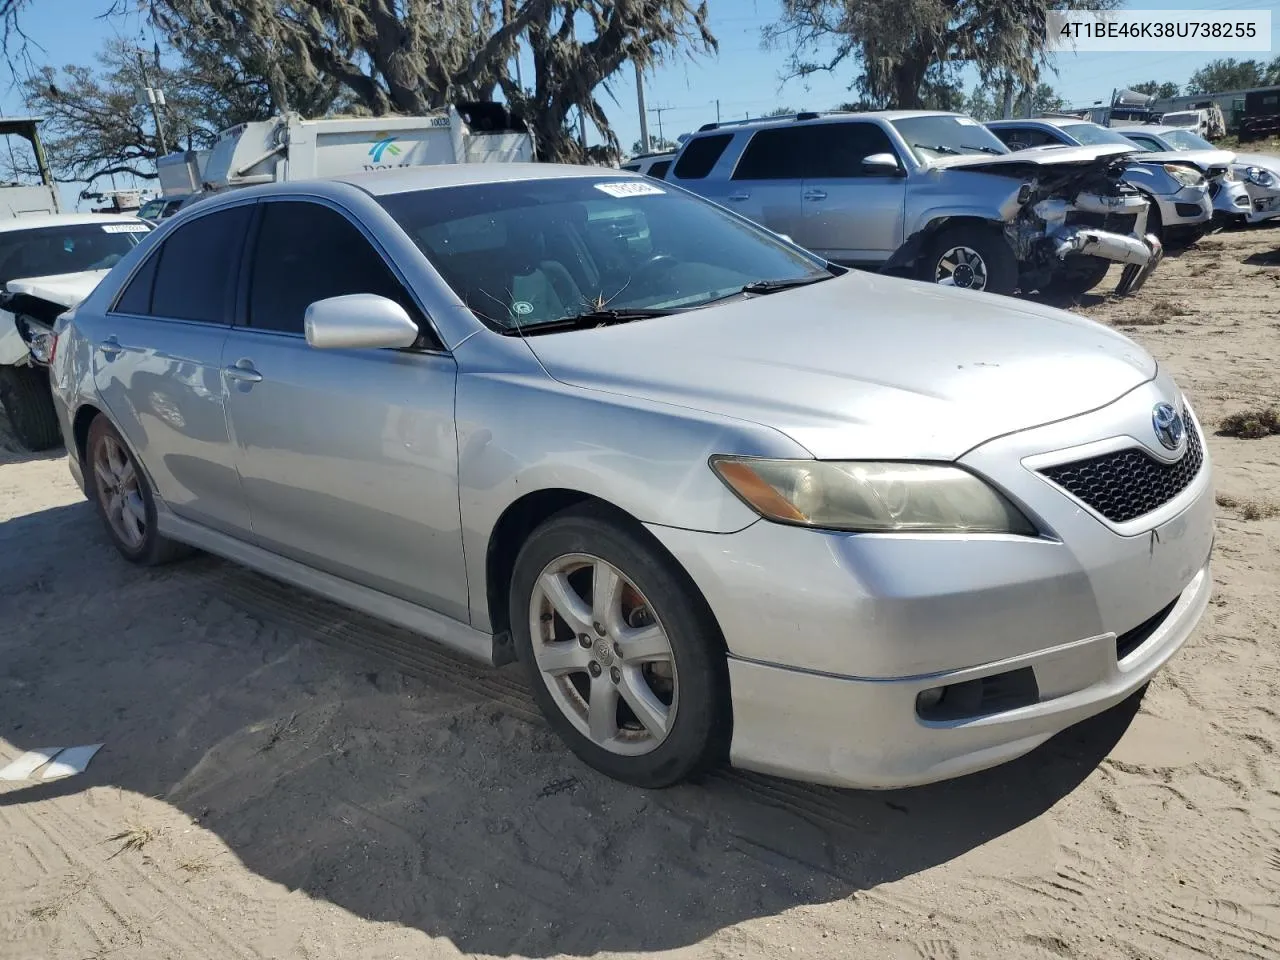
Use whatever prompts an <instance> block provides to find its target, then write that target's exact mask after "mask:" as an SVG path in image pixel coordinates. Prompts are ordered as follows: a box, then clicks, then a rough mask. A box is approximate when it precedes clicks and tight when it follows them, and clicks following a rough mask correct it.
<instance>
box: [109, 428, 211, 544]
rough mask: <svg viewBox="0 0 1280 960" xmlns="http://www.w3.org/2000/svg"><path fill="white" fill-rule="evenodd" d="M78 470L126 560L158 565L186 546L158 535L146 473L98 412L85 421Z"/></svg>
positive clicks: (153, 503) (117, 432)
mask: <svg viewBox="0 0 1280 960" xmlns="http://www.w3.org/2000/svg"><path fill="white" fill-rule="evenodd" d="M84 472H85V480H86V482H87V484H88V487H89V491H90V496H91V497H92V499H93V502H94V505H95V506H96V507H97V508H98V515H99V516H100V517H102V521H103V523H104V524H106V527H107V535H108V536H110V537H111V542H112V543H114V544H115V547H116V549H117V550H119V551H120V555H121V556H123V557H124V558H125V559H126V560H128V561H129V562H130V563H136V564H139V565H140V566H147V567H152V566H159V565H160V564H163V563H169V562H170V561H172V560H177V559H178V558H179V557H183V556H185V555H186V554H188V553H190V552H191V548H190V547H187V546H185V545H184V544H181V543H178V542H176V541H174V540H170V539H168V538H167V537H162V536H161V535H160V532H159V529H158V525H157V522H156V501H155V495H154V494H153V493H152V491H151V484H150V482H149V481H148V479H147V475H146V473H144V472H143V470H142V468H141V467H140V466H139V465H138V461H137V460H136V459H135V458H134V456H133V452H132V451H131V450H130V449H129V446H128V444H126V443H125V442H124V438H123V437H121V436H120V433H119V431H117V430H116V428H115V427H113V426H112V425H111V421H109V420H108V419H107V418H106V417H105V416H103V415H101V414H99V415H98V416H97V417H96V418H94V421H93V423H91V424H90V425H89V440H88V443H86V445H85V471H84Z"/></svg>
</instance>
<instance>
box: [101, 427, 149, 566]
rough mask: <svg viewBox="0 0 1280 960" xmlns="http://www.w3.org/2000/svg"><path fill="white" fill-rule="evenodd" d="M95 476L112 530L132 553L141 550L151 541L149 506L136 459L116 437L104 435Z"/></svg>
mask: <svg viewBox="0 0 1280 960" xmlns="http://www.w3.org/2000/svg"><path fill="white" fill-rule="evenodd" d="M93 473H94V477H95V478H96V480H97V487H98V499H99V501H100V502H101V504H102V510H103V512H104V513H105V514H106V516H107V522H108V523H109V524H111V529H112V530H113V531H114V532H115V534H116V536H117V537H119V539H120V542H121V543H123V544H124V545H125V547H127V548H128V549H129V550H138V549H141V547H142V545H143V543H144V542H145V541H146V538H147V506H146V502H145V501H144V500H143V499H142V490H141V488H140V486H139V478H138V471H137V468H136V467H134V465H133V459H132V458H131V457H130V456H129V454H128V452H127V451H126V450H125V449H124V447H123V446H121V444H120V442H119V441H118V440H116V438H115V437H112V436H110V435H104V436H103V437H102V438H101V439H100V440H99V442H98V445H97V447H96V449H95V450H94V453H93Z"/></svg>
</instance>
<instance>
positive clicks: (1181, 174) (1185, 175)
mask: <svg viewBox="0 0 1280 960" xmlns="http://www.w3.org/2000/svg"><path fill="white" fill-rule="evenodd" d="M1164 172H1165V173H1167V174H1168V175H1169V176H1171V177H1173V179H1175V180H1177V181H1178V182H1179V183H1180V184H1182V185H1183V186H1184V187H1195V186H1199V185H1200V184H1202V183H1204V177H1203V176H1202V175H1201V174H1200V171H1198V170H1192V169H1191V168H1190V167H1184V166H1182V165H1181V164H1178V163H1166V164H1165V165H1164Z"/></svg>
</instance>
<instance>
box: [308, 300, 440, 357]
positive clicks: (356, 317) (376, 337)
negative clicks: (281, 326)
mask: <svg viewBox="0 0 1280 960" xmlns="http://www.w3.org/2000/svg"><path fill="white" fill-rule="evenodd" d="M303 327H304V329H305V330H306V332H307V343H308V344H310V345H311V346H313V347H315V348H316V349H317V350H342V349H353V348H360V347H366V348H395V347H411V346H413V345H414V344H415V343H416V342H417V341H418V325H417V324H416V323H414V322H413V321H412V320H411V319H410V318H409V314H408V313H407V312H406V311H405V309H404V307H402V306H400V304H398V303H396V302H395V301H394V300H388V299H387V298H386V297H380V296H378V295H377V294H373V293H349V294H347V295H346V296H343V297H329V298H328V299H327V300H317V301H316V302H315V303H313V304H311V305H310V306H309V307H307V312H306V313H305V314H304V315H303Z"/></svg>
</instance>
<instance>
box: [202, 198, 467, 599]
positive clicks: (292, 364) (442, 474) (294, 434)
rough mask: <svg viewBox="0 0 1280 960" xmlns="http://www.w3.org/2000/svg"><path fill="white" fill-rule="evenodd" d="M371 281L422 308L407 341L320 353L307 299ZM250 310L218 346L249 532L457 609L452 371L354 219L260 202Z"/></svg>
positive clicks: (313, 204)
mask: <svg viewBox="0 0 1280 960" xmlns="http://www.w3.org/2000/svg"><path fill="white" fill-rule="evenodd" d="M350 293H375V294H381V295H383V296H387V297H390V298H392V299H394V300H397V301H398V302H400V303H401V304H403V305H404V306H405V308H406V309H407V310H409V312H410V315H411V316H414V317H415V318H416V319H418V320H419V323H420V326H422V328H423V330H424V338H423V345H422V346H421V347H420V348H412V349H407V350H376V349H340V350H319V349H315V348H313V347H311V346H309V345H308V344H307V341H306V337H305V335H304V333H303V315H304V313H305V311H306V308H307V306H308V305H309V304H310V303H313V302H314V301H316V300H322V299H325V298H327V297H334V296H340V295H342V294H350ZM241 320H242V321H243V322H242V323H241V324H238V325H237V326H236V327H235V328H234V329H233V330H232V331H231V333H230V335H229V336H228V337H227V340H226V343H225V345H224V347H223V351H222V365H223V368H224V376H225V377H226V378H227V409H228V413H229V416H230V421H231V428H232V434H233V439H234V442H235V444H236V447H237V463H238V466H239V470H240V477H241V482H242V485H243V487H244V492H245V498H246V500H247V501H248V503H249V508H250V510H251V512H252V517H253V532H254V537H255V540H256V541H257V543H258V544H259V545H260V546H262V547H264V548H265V549H268V550H271V551H273V552H276V553H279V554H281V555H283V556H286V557H290V558H292V559H295V560H298V561H300V562H302V563H305V564H307V565H308V566H311V567H315V568H317V569H320V570H324V571H327V572H329V573H333V574H336V575H338V576H341V577H344V578H345V579H348V580H351V581H354V582H356V583H361V584H363V585H365V586H368V587H372V588H373V589H376V590H381V591H382V592H384V593H389V594H391V595H393V596H398V597H400V598H402V599H405V600H409V601H411V602H414V603H418V604H421V605H423V606H427V607H430V608H431V609H434V610H436V611H438V612H440V613H443V614H445V615H447V616H451V617H454V618H455V619H458V620H463V621H465V620H466V619H467V617H468V606H467V583H466V574H465V571H464V567H463V561H462V528H461V522H460V519H459V513H458V462H457V461H458V456H457V440H456V435H455V430H454V420H453V398H454V386H455V382H456V379H457V368H456V366H455V364H454V361H453V358H452V357H450V356H449V355H448V354H447V353H445V352H444V351H443V350H442V349H440V347H439V344H438V342H437V341H436V340H435V339H434V334H433V333H432V332H431V331H430V328H429V325H428V324H427V322H426V320H425V319H424V318H422V315H421V312H420V310H419V309H418V307H417V306H416V304H415V303H414V301H413V299H412V298H411V297H410V296H409V294H408V293H407V291H406V289H405V287H404V286H403V285H402V283H401V282H400V280H399V279H398V278H397V277H396V275H395V274H394V273H393V271H392V270H391V269H390V268H389V267H388V265H387V262H386V261H385V260H384V259H383V256H382V254H381V253H380V252H379V251H378V250H377V249H376V248H375V246H374V245H373V243H372V242H371V240H370V239H369V238H368V237H367V236H366V234H365V233H364V231H363V230H361V229H360V228H358V227H357V226H356V225H355V223H354V222H353V221H352V220H350V219H348V217H347V215H346V214H345V213H343V212H340V211H339V210H338V209H336V208H335V207H331V206H327V205H324V204H321V203H320V202H318V201H312V200H306V199H297V200H295V199H283V198H282V199H276V200H271V201H268V202H266V203H264V204H262V217H261V225H260V227H259V229H258V231H257V237H256V242H255V246H254V250H253V252H252V253H251V267H250V277H249V288H248V296H247V303H246V306H245V309H244V314H243V316H242V318H241Z"/></svg>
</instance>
